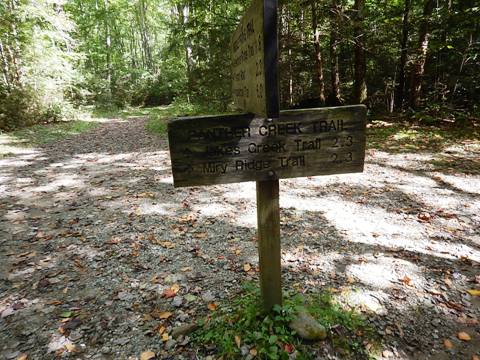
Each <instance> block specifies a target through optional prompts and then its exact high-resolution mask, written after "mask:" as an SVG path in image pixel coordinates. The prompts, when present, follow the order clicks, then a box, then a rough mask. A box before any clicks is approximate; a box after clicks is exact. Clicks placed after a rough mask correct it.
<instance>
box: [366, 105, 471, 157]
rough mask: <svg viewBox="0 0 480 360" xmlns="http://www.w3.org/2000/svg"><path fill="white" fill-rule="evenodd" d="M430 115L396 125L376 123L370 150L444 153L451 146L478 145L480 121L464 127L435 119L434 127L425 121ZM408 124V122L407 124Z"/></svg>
mask: <svg viewBox="0 0 480 360" xmlns="http://www.w3.org/2000/svg"><path fill="white" fill-rule="evenodd" d="M426 116H429V115H425V114H423V113H418V114H417V115H416V116H415V117H413V118H410V119H405V118H403V119H401V120H397V121H395V122H391V121H390V122H383V121H373V122H372V124H371V125H370V127H369V129H368V135H367V140H368V144H367V147H368V148H374V149H380V150H383V151H390V152H399V151H402V152H419V151H429V152H431V151H443V150H444V149H446V148H447V147H449V146H452V145H454V144H458V143H461V142H465V141H470V142H473V143H476V144H478V139H480V131H479V127H478V124H479V123H480V120H479V119H476V120H475V119H473V118H472V119H471V120H472V123H467V124H464V123H462V122H460V123H455V122H453V123H450V122H444V123H442V124H440V122H439V121H437V118H435V122H434V124H435V126H431V125H430V124H428V121H425V120H424V118H425V117H426ZM407 120H409V121H407Z"/></svg>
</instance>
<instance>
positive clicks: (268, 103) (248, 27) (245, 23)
mask: <svg viewBox="0 0 480 360" xmlns="http://www.w3.org/2000/svg"><path fill="white" fill-rule="evenodd" d="M277 8H278V5H277V0H254V1H253V3H252V5H251V6H250V8H249V9H248V10H247V11H246V13H245V15H244V16H243V18H242V20H241V21H240V24H239V26H238V28H237V30H236V31H235V33H234V34H233V36H232V42H231V51H232V64H233V65H232V83H233V85H232V95H233V102H234V104H235V105H236V107H237V108H239V109H242V110H244V111H246V112H249V113H252V114H255V115H257V116H259V117H264V118H278V116H279V90H278V34H277V16H278V15H277Z"/></svg>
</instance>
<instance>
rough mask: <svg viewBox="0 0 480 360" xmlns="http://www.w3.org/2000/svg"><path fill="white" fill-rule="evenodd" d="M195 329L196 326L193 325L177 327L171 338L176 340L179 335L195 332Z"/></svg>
mask: <svg viewBox="0 0 480 360" xmlns="http://www.w3.org/2000/svg"><path fill="white" fill-rule="evenodd" d="M197 327H198V326H197V324H195V323H193V324H187V325H182V326H179V327H177V328H175V329H173V330H172V337H173V338H177V337H179V336H180V335H187V334H190V333H191V332H193V331H195V330H196V329H197Z"/></svg>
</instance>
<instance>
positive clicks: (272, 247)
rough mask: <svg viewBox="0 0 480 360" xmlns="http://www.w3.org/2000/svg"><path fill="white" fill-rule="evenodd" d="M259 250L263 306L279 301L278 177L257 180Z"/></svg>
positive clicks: (280, 282) (280, 300) (280, 302)
mask: <svg viewBox="0 0 480 360" xmlns="http://www.w3.org/2000/svg"><path fill="white" fill-rule="evenodd" d="M257 219H258V254H259V259H260V260H259V261H260V289H261V291H262V298H263V306H264V309H265V311H267V312H269V311H271V310H272V308H273V306H275V305H281V304H282V275H281V251H280V204H279V182H278V180H270V181H259V182H257Z"/></svg>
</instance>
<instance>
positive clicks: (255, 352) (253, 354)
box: [250, 348, 258, 357]
mask: <svg viewBox="0 0 480 360" xmlns="http://www.w3.org/2000/svg"><path fill="white" fill-rule="evenodd" d="M257 354H258V352H257V349H255V348H253V349H250V355H252V356H254V357H255V356H257Z"/></svg>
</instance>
